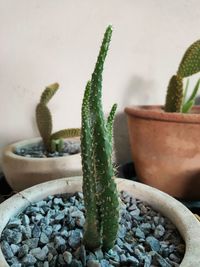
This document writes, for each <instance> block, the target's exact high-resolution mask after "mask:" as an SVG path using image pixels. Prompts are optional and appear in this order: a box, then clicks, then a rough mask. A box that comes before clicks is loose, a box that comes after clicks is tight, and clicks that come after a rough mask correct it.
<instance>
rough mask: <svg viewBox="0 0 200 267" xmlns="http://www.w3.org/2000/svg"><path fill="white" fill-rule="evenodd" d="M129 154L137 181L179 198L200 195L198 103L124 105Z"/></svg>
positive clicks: (191, 197) (192, 197) (199, 109)
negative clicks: (184, 107)
mask: <svg viewBox="0 0 200 267" xmlns="http://www.w3.org/2000/svg"><path fill="white" fill-rule="evenodd" d="M125 112H126V113H127V115H128V128H129V137H130V143H131V149H132V157H133V161H134V164H135V168H136V172H137V175H138V177H139V179H140V181H141V182H143V183H146V184H148V185H151V186H153V187H156V188H158V189H160V190H162V191H164V192H166V193H168V194H170V195H172V196H174V197H177V198H181V199H200V114H199V113H200V107H197V106H196V107H194V108H193V109H192V113H191V114H182V113H167V112H164V111H163V110H162V108H161V107H160V106H135V107H127V108H126V109H125Z"/></svg>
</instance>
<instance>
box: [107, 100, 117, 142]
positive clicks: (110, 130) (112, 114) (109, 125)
mask: <svg viewBox="0 0 200 267" xmlns="http://www.w3.org/2000/svg"><path fill="white" fill-rule="evenodd" d="M116 109H117V104H114V105H113V106H112V108H111V111H110V113H109V116H108V118H107V124H106V128H107V131H108V134H109V139H110V142H112V138H113V122H114V118H115V112H116Z"/></svg>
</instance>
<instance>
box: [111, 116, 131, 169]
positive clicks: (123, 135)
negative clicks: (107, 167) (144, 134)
mask: <svg viewBox="0 0 200 267" xmlns="http://www.w3.org/2000/svg"><path fill="white" fill-rule="evenodd" d="M113 139H114V151H115V163H116V165H117V166H118V167H117V169H118V171H119V174H120V168H121V166H122V165H123V164H125V163H127V162H130V161H131V160H132V159H131V149H130V143H129V135H128V125H127V119H126V114H125V113H124V112H119V113H117V114H116V117H115V121H114V125H113Z"/></svg>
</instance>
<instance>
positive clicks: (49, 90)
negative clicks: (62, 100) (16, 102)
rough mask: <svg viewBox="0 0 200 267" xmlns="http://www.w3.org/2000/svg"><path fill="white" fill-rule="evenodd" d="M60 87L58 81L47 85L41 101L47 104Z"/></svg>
mask: <svg viewBox="0 0 200 267" xmlns="http://www.w3.org/2000/svg"><path fill="white" fill-rule="evenodd" d="M58 88H59V84H58V83H53V84H51V85H49V86H47V87H46V88H45V90H44V92H43V93H42V95H41V98H40V103H42V104H44V105H46V104H47V103H48V102H49V100H50V99H51V98H52V97H53V96H54V94H55V93H56V92H57V90H58Z"/></svg>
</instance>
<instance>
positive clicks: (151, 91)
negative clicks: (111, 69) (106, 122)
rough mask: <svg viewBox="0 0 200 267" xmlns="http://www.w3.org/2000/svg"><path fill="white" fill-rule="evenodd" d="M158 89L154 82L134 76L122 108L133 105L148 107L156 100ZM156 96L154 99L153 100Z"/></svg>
mask: <svg viewBox="0 0 200 267" xmlns="http://www.w3.org/2000/svg"><path fill="white" fill-rule="evenodd" d="M155 95H156V89H155V82H154V80H145V79H143V78H142V77H141V76H137V75H134V76H133V77H132V78H131V79H130V81H129V82H128V84H127V86H126V88H125V92H124V95H123V98H122V107H126V106H131V105H144V104H145V105H148V104H150V103H152V99H154V98H155ZM153 96H154V98H153Z"/></svg>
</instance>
